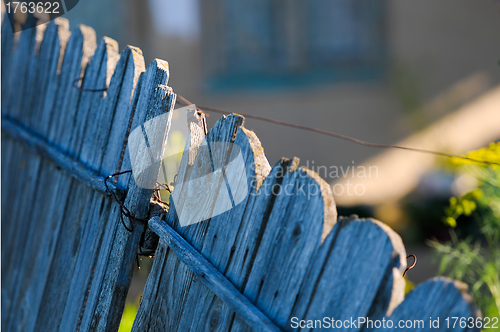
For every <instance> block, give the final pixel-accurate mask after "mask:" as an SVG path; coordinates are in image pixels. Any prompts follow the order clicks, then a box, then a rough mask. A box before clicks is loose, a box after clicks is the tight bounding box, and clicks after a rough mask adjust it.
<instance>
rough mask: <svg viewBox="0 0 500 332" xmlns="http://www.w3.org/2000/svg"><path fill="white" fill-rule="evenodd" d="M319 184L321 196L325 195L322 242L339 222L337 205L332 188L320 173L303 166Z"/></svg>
mask: <svg viewBox="0 0 500 332" xmlns="http://www.w3.org/2000/svg"><path fill="white" fill-rule="evenodd" d="M300 169H302V170H303V171H304V172H306V174H307V175H309V176H310V177H311V178H312V179H313V180H314V181H316V183H317V184H318V186H319V189H320V191H321V196H322V197H323V233H322V234H321V244H323V242H325V239H326V237H327V236H328V234H330V232H331V230H332V229H333V227H334V226H335V224H336V223H337V206H336V204H335V199H334V198H333V193H332V188H331V187H330V185H329V184H328V183H326V181H325V180H323V179H322V178H321V177H320V176H319V175H318V173H316V172H314V171H311V170H310V169H307V168H305V167H301V168H300Z"/></svg>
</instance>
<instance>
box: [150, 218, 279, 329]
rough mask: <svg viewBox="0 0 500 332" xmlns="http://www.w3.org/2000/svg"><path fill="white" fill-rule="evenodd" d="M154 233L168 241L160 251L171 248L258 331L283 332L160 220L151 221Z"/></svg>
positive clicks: (165, 241)
mask: <svg viewBox="0 0 500 332" xmlns="http://www.w3.org/2000/svg"><path fill="white" fill-rule="evenodd" d="M149 225H150V226H151V228H152V230H153V231H155V232H156V233H158V235H159V236H160V237H161V239H162V240H163V241H164V242H163V243H162V247H161V248H160V249H159V250H160V251H163V250H166V246H165V244H166V245H168V247H170V248H171V249H172V250H173V251H174V252H175V253H176V255H177V256H178V257H179V258H180V259H181V260H182V261H183V262H184V263H185V264H187V265H188V266H189V267H190V269H191V270H192V271H193V272H194V273H195V274H196V276H197V277H198V278H200V280H201V281H202V282H203V284H204V285H205V286H207V287H208V288H210V290H211V291H213V292H214V293H215V294H216V295H217V296H218V297H219V298H220V299H221V300H223V301H224V302H225V303H226V304H228V305H229V306H230V307H231V309H233V310H234V311H235V312H236V313H238V314H239V315H240V316H241V317H244V319H245V322H246V323H247V324H248V325H249V326H251V327H252V328H253V329H255V330H257V331H279V329H278V328H277V327H276V326H274V324H273V323H272V322H271V320H269V318H267V317H266V316H265V315H264V314H262V312H260V311H259V310H258V309H257V308H255V307H254V306H253V305H252V304H251V303H250V301H248V299H247V298H246V297H244V296H243V295H242V294H241V293H240V292H239V291H238V290H237V289H236V288H235V287H234V286H233V285H232V284H231V283H230V282H229V281H228V280H227V279H226V278H225V277H224V276H223V275H222V274H221V273H220V272H219V271H217V269H215V268H214V267H213V266H212V264H210V263H209V262H208V261H207V260H206V259H205V258H204V257H203V256H202V255H201V254H200V253H198V252H197V251H196V250H194V249H193V248H192V247H191V246H190V245H189V244H188V243H187V242H186V240H184V239H183V238H182V237H181V236H180V235H179V234H178V233H177V232H175V231H174V230H173V229H172V228H171V227H170V226H168V225H167V224H166V223H165V222H163V221H161V220H160V218H158V217H155V218H153V219H151V220H150V221H149Z"/></svg>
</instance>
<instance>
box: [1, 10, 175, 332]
mask: <svg viewBox="0 0 500 332" xmlns="http://www.w3.org/2000/svg"><path fill="white" fill-rule="evenodd" d="M68 27H69V25H68V22H67V21H66V20H64V19H56V20H54V21H52V22H51V23H50V24H48V25H47V28H46V29H43V28H37V29H31V30H29V31H27V32H23V33H22V34H23V35H24V36H23V38H22V39H21V44H20V45H21V47H20V48H15V49H14V47H13V39H12V43H11V44H9V35H8V34H7V36H6V39H5V40H3V41H2V42H3V44H2V46H5V47H4V48H2V59H5V61H6V62H9V61H11V60H13V59H14V57H13V56H17V57H18V58H17V60H16V62H15V64H14V66H13V67H12V66H11V68H14V67H15V69H16V70H18V69H19V70H22V74H21V75H17V77H14V76H13V75H10V72H12V74H14V73H15V72H14V70H13V69H11V70H9V72H8V73H7V74H4V75H3V77H5V78H6V79H10V80H13V83H15V84H16V85H17V86H18V87H19V88H18V89H14V88H10V89H7V90H5V91H6V94H5V95H2V102H3V104H4V105H11V106H12V107H11V108H10V109H9V108H2V120H3V121H2V139H3V140H4V143H6V144H5V145H4V149H2V160H3V161H6V162H4V163H2V180H3V181H4V183H5V184H7V186H2V194H3V195H2V221H3V226H4V227H3V229H2V255H3V256H4V257H5V258H6V259H5V260H3V259H2V269H3V270H4V271H9V272H8V273H6V274H2V301H3V302H4V304H5V305H4V306H2V328H4V329H5V330H8V331H41V330H43V331H56V330H60V331H75V330H81V331H83V330H103V331H104V330H106V331H113V330H117V328H118V323H119V319H120V317H121V312H122V310H123V306H124V301H125V297H126V293H127V291H128V287H129V284H130V277H131V275H132V270H133V269H134V268H135V252H136V249H137V246H138V242H139V239H140V237H141V235H142V232H143V229H144V227H143V225H140V224H139V225H137V226H136V231H135V232H134V233H133V234H128V233H127V232H126V231H124V229H123V226H122V225H121V223H120V214H121V212H120V209H119V206H118V204H117V203H116V202H114V201H113V200H112V199H111V198H110V197H109V194H108V193H107V192H106V190H105V188H104V185H103V184H104V182H103V180H104V178H105V177H106V176H107V175H109V174H110V173H112V172H115V171H116V170H117V169H119V168H120V167H122V166H123V151H124V149H125V146H126V142H127V135H128V134H129V130H130V125H131V123H132V121H134V120H133V119H134V118H135V123H136V125H137V126H141V125H142V123H143V122H144V121H146V119H148V118H154V117H155V116H158V115H161V114H164V113H168V112H169V110H170V109H171V107H173V104H174V101H175V95H174V94H173V92H172V90H171V89H170V88H167V87H165V84H166V83H167V79H168V65H167V64H166V63H165V62H162V61H155V63H154V64H153V65H152V66H151V69H150V70H149V71H148V73H147V75H142V73H143V72H144V60H143V58H142V52H141V51H140V50H139V49H137V48H134V47H130V46H129V47H127V48H126V49H125V51H124V52H123V53H122V54H121V55H119V54H118V45H117V44H116V42H115V41H113V40H112V39H110V38H107V37H105V38H104V39H103V40H102V41H101V42H100V43H99V45H98V46H97V48H96V42H95V33H94V31H93V29H91V28H89V27H85V26H79V27H77V28H76V29H74V30H73V32H72V34H71V37H70V33H69V30H68ZM9 28H10V27H9ZM3 29H4V30H5V29H6V26H5V25H4V26H3ZM23 62H24V67H23V66H22V63H23ZM79 77H80V78H81V84H78V85H80V86H81V87H83V89H79V88H75V87H74V86H73V82H74V81H75V80H77V79H78V78H79ZM141 77H143V79H141ZM144 78H145V79H144ZM143 83H144V84H143ZM96 85H101V87H108V90H107V91H106V92H103V91H101V92H100V93H99V92H97V93H96V92H90V91H86V90H85V89H95V88H96ZM141 86H142V87H143V89H142V90H141V89H140V87H141ZM12 87H13V86H12ZM138 87H139V88H138ZM140 91H142V94H141V96H140V98H139V92H140ZM22 96H26V97H27V98H24V99H23V98H18V97H22ZM138 102H141V103H142V104H141V105H140V106H139V107H138V105H137V103H138ZM25 111H26V112H25ZM96 121H98V122H97V123H96ZM165 138H166V131H165V133H164V135H163V136H161V137H159V139H161V140H165ZM20 165H21V167H19V166H20ZM128 180H129V178H128V177H127V178H126V181H124V180H122V179H121V183H118V184H116V183H114V182H110V183H109V185H110V188H111V190H114V191H115V193H117V196H118V198H119V199H125V197H126V195H125V192H126V191H125V190H127V192H128V196H127V202H126V204H127V205H128V206H129V208H130V210H131V212H132V213H134V214H135V215H137V216H138V217H139V218H144V217H145V216H146V215H147V212H148V208H149V198H150V196H151V191H144V190H142V189H140V188H139V189H134V188H136V186H135V184H133V180H131V184H130V186H129V183H128V182H129V181H128ZM34 183H35V184H36V185H35V186H33V184H34ZM6 188H9V189H10V190H12V192H8V193H9V195H8V194H7V191H6ZM25 198H29V200H30V202H31V204H30V207H29V208H26V200H25ZM4 207H5V208H6V209H5V210H4V209H3V208H4ZM7 207H10V208H7ZM34 211H36V212H37V213H41V215H39V216H37V217H36V218H34V217H33V212H34ZM6 230H7V231H6ZM122 231H124V232H122ZM4 240H6V241H4ZM117 275H119V276H122V277H121V278H116V276H117Z"/></svg>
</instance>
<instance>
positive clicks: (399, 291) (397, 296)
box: [368, 218, 407, 316]
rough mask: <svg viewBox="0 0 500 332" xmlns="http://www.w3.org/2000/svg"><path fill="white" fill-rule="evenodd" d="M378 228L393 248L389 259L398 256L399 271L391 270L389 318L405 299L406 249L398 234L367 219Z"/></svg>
mask: <svg viewBox="0 0 500 332" xmlns="http://www.w3.org/2000/svg"><path fill="white" fill-rule="evenodd" d="M368 220H370V221H371V222H372V223H374V224H375V225H377V226H378V227H380V228H381V229H382V230H383V231H384V232H385V234H387V237H389V240H390V241H391V243H392V247H393V248H394V251H393V252H392V255H391V259H392V258H395V257H396V256H397V255H399V261H400V265H399V269H397V268H393V269H392V276H393V280H394V281H393V284H392V291H391V300H390V302H389V306H388V308H387V313H386V315H387V316H390V315H391V314H392V312H393V311H394V309H396V307H397V306H398V305H399V304H401V302H403V301H404V299H405V286H406V281H405V279H404V278H403V272H404V270H406V266H407V263H406V248H405V245H404V243H403V239H401V236H399V234H398V233H396V232H395V231H394V230H393V229H392V228H390V227H389V226H387V225H386V224H384V223H383V222H381V221H379V220H376V219H372V218H370V219H368Z"/></svg>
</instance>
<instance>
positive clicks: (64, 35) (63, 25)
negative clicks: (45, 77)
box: [54, 17, 95, 75]
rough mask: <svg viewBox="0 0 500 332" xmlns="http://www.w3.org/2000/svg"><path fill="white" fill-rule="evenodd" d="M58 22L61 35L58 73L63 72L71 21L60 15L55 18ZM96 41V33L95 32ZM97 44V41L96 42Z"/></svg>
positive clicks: (58, 31)
mask: <svg viewBox="0 0 500 332" xmlns="http://www.w3.org/2000/svg"><path fill="white" fill-rule="evenodd" d="M54 22H55V24H57V34H58V35H59V59H58V62H57V75H59V74H60V73H61V67H62V63H63V59H64V52H66V45H67V44H68V41H69V37H70V36H71V32H70V31H69V21H68V20H67V19H65V18H63V17H58V18H56V19H55V20H54ZM94 41H95V33H94ZM94 44H95V43H94Z"/></svg>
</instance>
